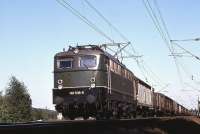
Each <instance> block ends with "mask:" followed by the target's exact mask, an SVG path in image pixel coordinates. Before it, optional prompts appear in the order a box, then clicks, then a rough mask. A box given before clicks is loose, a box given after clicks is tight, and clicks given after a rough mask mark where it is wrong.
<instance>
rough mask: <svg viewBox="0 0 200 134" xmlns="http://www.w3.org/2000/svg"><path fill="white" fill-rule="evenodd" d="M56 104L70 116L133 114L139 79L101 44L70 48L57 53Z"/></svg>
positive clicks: (54, 101) (54, 98)
mask: <svg viewBox="0 0 200 134" xmlns="http://www.w3.org/2000/svg"><path fill="white" fill-rule="evenodd" d="M53 104H55V107H56V110H57V111H58V112H59V113H62V115H63V116H64V117H65V118H69V119H74V118H76V117H83V118H84V119H87V118H89V117H90V116H91V117H96V119H101V118H106V119H108V118H121V117H129V118H130V117H134V116H135V114H136V80H135V77H134V74H133V73H132V72H131V71H130V70H128V69H127V68H126V67H125V65H123V64H122V63H121V62H119V60H117V59H116V58H115V57H113V56H112V55H110V54H108V53H107V52H106V51H104V50H103V49H102V48H101V47H99V46H96V45H85V46H76V47H69V49H68V51H63V52H59V53H57V54H56V55H55V56H54V88H53Z"/></svg>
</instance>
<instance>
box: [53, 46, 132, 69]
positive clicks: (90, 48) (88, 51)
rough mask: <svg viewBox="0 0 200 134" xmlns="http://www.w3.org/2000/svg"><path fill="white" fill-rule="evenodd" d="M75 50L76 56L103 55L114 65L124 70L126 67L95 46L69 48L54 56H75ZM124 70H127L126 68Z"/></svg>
mask: <svg viewBox="0 0 200 134" xmlns="http://www.w3.org/2000/svg"><path fill="white" fill-rule="evenodd" d="M76 50H78V51H79V52H78V54H83V55H86V54H103V55H105V56H107V57H108V58H110V59H112V60H113V61H115V62H116V63H118V64H120V65H121V66H123V67H124V68H126V66H125V65H124V64H122V63H121V62H120V61H119V60H118V59H117V58H115V57H114V56H112V55H111V54H109V53H108V52H106V51H104V50H103V49H101V48H100V47H99V46H97V45H84V46H76V47H71V46H70V47H69V49H68V51H63V52H59V53H57V54H56V55H55V57H65V56H70V55H71V56H72V55H76V53H75V51H76ZM126 69H127V70H129V69H128V68H126ZM129 71H130V70H129Z"/></svg>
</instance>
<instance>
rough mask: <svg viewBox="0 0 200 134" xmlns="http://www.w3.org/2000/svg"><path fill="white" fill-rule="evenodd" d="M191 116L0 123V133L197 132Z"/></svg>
mask: <svg viewBox="0 0 200 134" xmlns="http://www.w3.org/2000/svg"><path fill="white" fill-rule="evenodd" d="M193 118H195V117H170V118H169V117H162V118H141V119H133V120H126V119H124V120H99V121H96V120H87V121H84V120H76V121H50V122H28V123H16V124H0V134H7V133H11V134H22V133H26V134H40V133H41V134H45V133H48V134H49V133H53V134H64V133H65V134H66V133H69V134H82V133H84V134H132V133H134V134H135V133H136V134H137V133H138V134H146V133H151V134H154V133H170V134H171V133H178V134H182V133H187V134H188V133H190V134H195V133H198V134H199V133H200V125H199V124H200V120H199V119H197V118H195V119H197V120H199V124H198V122H194V121H193V120H192V119H193Z"/></svg>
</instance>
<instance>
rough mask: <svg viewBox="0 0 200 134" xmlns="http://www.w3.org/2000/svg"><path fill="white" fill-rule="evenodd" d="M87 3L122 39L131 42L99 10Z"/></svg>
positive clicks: (86, 0)
mask: <svg viewBox="0 0 200 134" xmlns="http://www.w3.org/2000/svg"><path fill="white" fill-rule="evenodd" d="M84 1H85V2H86V4H87V5H88V6H89V7H90V8H91V9H93V10H94V11H95V12H96V13H97V14H98V15H99V16H100V17H101V18H102V19H103V20H104V21H105V22H106V23H107V24H108V25H109V26H110V27H112V28H113V30H115V32H117V33H118V34H119V35H120V37H121V38H122V39H123V40H125V41H126V42H129V40H128V39H127V37H126V36H125V35H124V34H122V33H121V32H120V31H119V30H118V29H117V27H115V26H114V25H113V24H112V23H111V22H110V21H109V20H108V19H107V18H106V17H105V16H104V15H103V14H102V13H101V12H100V11H99V10H98V9H97V8H95V7H94V6H93V5H92V3H90V2H89V1H88V0H84Z"/></svg>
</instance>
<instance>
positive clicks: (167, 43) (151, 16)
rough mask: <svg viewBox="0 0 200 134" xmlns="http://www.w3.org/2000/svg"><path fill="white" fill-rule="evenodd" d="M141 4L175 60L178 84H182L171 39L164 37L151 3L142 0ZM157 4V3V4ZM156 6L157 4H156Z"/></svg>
mask: <svg viewBox="0 0 200 134" xmlns="http://www.w3.org/2000/svg"><path fill="white" fill-rule="evenodd" d="M143 5H144V6H145V8H146V10H147V13H148V14H149V16H150V18H151V20H152V22H153V24H154V26H155V28H156V30H157V31H158V33H159V34H160V36H161V37H162V39H163V41H164V43H165V44H166V46H167V48H168V49H169V51H170V53H171V55H172V57H173V59H174V62H175V66H176V69H177V74H178V77H179V80H180V84H181V85H182V86H183V79H182V76H181V71H180V68H179V66H178V60H177V58H176V57H175V56H174V55H173V54H174V53H175V52H174V51H175V50H174V49H173V46H171V44H170V40H171V38H170V35H169V36H168V38H167V37H166V34H164V32H163V31H164V30H163V28H162V27H161V25H160V22H159V20H158V18H157V15H156V14H155V12H154V10H153V8H152V7H151V4H150V2H149V1H148V0H146V1H145V0H143ZM157 5H158V4H157ZM157 8H158V6H157ZM159 12H160V13H161V11H160V10H159ZM160 18H162V15H161V14H160ZM162 20H163V24H165V22H164V19H162ZM164 29H165V30H166V31H167V32H165V33H168V34H169V32H168V30H167V27H166V24H165V28H164Z"/></svg>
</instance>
